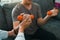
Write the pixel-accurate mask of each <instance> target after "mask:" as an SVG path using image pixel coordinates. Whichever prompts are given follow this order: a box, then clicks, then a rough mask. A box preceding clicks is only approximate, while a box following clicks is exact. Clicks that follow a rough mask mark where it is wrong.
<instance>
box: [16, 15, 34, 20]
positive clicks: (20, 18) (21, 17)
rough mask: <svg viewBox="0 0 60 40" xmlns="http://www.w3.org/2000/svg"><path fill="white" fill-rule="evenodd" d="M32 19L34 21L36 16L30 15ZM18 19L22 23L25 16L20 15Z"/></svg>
mask: <svg viewBox="0 0 60 40" xmlns="http://www.w3.org/2000/svg"><path fill="white" fill-rule="evenodd" d="M30 18H31V19H32V20H33V19H34V15H32V14H31V15H30ZM17 19H18V20H19V21H22V20H23V15H18V16H17Z"/></svg>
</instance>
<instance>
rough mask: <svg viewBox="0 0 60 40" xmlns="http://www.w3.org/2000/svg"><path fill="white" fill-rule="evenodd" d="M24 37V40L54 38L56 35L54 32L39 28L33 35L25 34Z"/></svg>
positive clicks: (54, 39) (52, 39)
mask: <svg viewBox="0 0 60 40" xmlns="http://www.w3.org/2000/svg"><path fill="white" fill-rule="evenodd" d="M25 39H26V40H56V37H55V35H54V34H52V33H50V32H48V31H46V30H43V29H41V28H40V29H38V30H37V31H36V32H35V33H34V34H33V35H27V34H25Z"/></svg>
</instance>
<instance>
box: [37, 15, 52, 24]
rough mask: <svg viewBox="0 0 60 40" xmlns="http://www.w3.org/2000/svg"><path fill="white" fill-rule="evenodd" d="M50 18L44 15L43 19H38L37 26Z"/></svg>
mask: <svg viewBox="0 0 60 40" xmlns="http://www.w3.org/2000/svg"><path fill="white" fill-rule="evenodd" d="M50 18H51V17H50V16H48V15H46V16H45V17H44V18H39V19H38V20H37V22H38V24H39V25H44V24H46V22H47V21H48V20H49V19H50Z"/></svg>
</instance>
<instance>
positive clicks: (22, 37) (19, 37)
mask: <svg viewBox="0 0 60 40" xmlns="http://www.w3.org/2000/svg"><path fill="white" fill-rule="evenodd" d="M15 40H25V37H24V33H18V35H17V37H16V38H15Z"/></svg>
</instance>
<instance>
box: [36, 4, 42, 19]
mask: <svg viewBox="0 0 60 40" xmlns="http://www.w3.org/2000/svg"><path fill="white" fill-rule="evenodd" d="M37 10H38V13H37V15H38V18H41V17H42V14H41V7H40V5H38V9H37Z"/></svg>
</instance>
